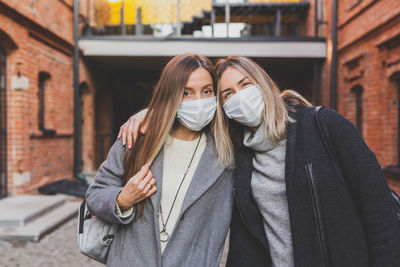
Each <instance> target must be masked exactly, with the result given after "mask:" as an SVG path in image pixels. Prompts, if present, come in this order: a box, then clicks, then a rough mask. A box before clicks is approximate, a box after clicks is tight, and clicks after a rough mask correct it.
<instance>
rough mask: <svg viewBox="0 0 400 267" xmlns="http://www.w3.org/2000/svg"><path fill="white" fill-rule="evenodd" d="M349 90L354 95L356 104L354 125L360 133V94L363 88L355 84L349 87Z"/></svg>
mask: <svg viewBox="0 0 400 267" xmlns="http://www.w3.org/2000/svg"><path fill="white" fill-rule="evenodd" d="M351 92H352V93H353V94H354V96H355V100H356V101H355V104H356V126H357V128H358V130H359V131H360V133H361V134H362V115H363V114H362V94H363V89H362V87H361V86H360V85H357V86H355V87H353V89H351Z"/></svg>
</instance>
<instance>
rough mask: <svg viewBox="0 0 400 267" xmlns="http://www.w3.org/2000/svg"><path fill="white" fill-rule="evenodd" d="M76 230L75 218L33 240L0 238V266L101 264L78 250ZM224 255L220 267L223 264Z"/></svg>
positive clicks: (75, 266) (77, 265) (55, 266)
mask: <svg viewBox="0 0 400 267" xmlns="http://www.w3.org/2000/svg"><path fill="white" fill-rule="evenodd" d="M76 229H77V218H73V219H71V220H69V221H68V222H66V223H65V224H63V225H62V226H61V227H59V228H58V229H57V230H55V231H54V232H52V233H50V234H48V235H46V236H44V237H43V238H42V239H41V240H40V241H39V242H37V243H35V242H23V241H12V242H10V241H1V240H0V267H6V266H7V267H15V266H20V267H71V266H72V267H81V266H85V267H101V266H105V265H103V264H101V263H98V262H96V261H94V260H91V259H90V258H88V257H86V256H84V255H82V254H80V253H79V252H78V249H77V244H76ZM224 254H225V255H224V256H223V259H222V262H221V265H220V266H221V267H223V266H225V259H224V258H225V257H226V251H225V253H224Z"/></svg>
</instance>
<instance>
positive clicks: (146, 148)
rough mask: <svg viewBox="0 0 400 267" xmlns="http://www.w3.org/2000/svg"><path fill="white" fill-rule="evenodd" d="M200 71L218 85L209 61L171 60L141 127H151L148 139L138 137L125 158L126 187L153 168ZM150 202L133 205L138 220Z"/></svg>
mask: <svg viewBox="0 0 400 267" xmlns="http://www.w3.org/2000/svg"><path fill="white" fill-rule="evenodd" d="M198 68H204V69H206V70H207V71H208V72H209V73H210V75H211V77H212V78H213V81H215V79H214V66H213V64H212V63H211V61H210V60H209V59H208V58H206V57H204V56H200V55H194V54H183V55H178V56H176V57H174V58H173V59H171V60H170V61H169V62H168V64H167V65H166V66H165V68H164V69H163V71H162V73H161V77H160V80H159V81H158V83H157V86H156V89H155V90H154V92H153V95H152V98H151V100H150V104H149V106H148V112H147V115H146V117H145V119H144V121H143V123H142V125H145V124H146V123H147V124H148V127H147V130H146V135H141V134H139V136H138V138H137V141H136V142H135V144H134V146H133V147H132V149H131V150H128V151H127V152H126V154H125V159H124V173H123V181H124V184H126V183H127V182H128V181H129V179H130V178H131V177H132V176H134V175H135V174H136V173H137V172H138V171H139V170H140V168H141V167H142V166H143V165H144V164H151V162H152V161H153V160H154V158H155V157H156V156H157V154H158V153H159V151H160V149H161V147H162V146H163V144H164V142H165V139H166V137H167V136H168V134H169V133H170V132H171V130H172V127H173V125H174V121H175V117H176V112H177V110H178V107H179V104H180V102H181V101H182V96H183V92H184V88H185V85H186V83H187V80H188V79H189V76H190V74H192V72H193V71H195V70H196V69H198ZM150 116H151V119H150ZM139 133H140V130H139ZM147 201H148V199H146V200H143V201H141V202H140V203H137V204H136V205H134V210H135V212H136V214H137V216H138V217H139V218H140V217H142V216H143V214H144V213H143V212H144V209H145V204H146V202H147Z"/></svg>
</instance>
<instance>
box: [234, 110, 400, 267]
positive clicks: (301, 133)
mask: <svg viewBox="0 0 400 267" xmlns="http://www.w3.org/2000/svg"><path fill="white" fill-rule="evenodd" d="M312 111H313V108H304V107H298V108H297V111H296V112H294V113H291V114H290V115H291V117H292V118H294V119H295V120H296V122H295V123H290V124H289V126H288V129H287V144H286V145H287V148H286V162H285V163H286V165H285V179H286V190H287V199H288V207H289V216H290V222H291V232H292V240H293V253H294V261H295V265H296V267H314V266H315V267H321V266H337V267H347V266H355V267H364V266H376V267H386V266H395V267H399V266H400V226H399V222H398V221H397V217H396V212H395V205H394V201H393V199H392V197H391V195H390V193H389V188H388V185H387V182H386V180H385V177H384V175H383V173H382V170H381V168H380V166H379V164H378V162H377V160H376V158H375V155H374V154H373V152H372V151H371V150H370V149H369V148H368V146H367V145H366V144H365V142H364V141H363V139H362V137H361V135H360V134H359V132H358V130H357V129H356V128H355V127H354V126H353V124H351V123H350V122H349V121H348V120H346V119H345V118H344V117H342V116H341V115H339V114H338V113H336V112H335V111H333V110H331V109H328V108H324V109H322V110H321V111H320V114H319V117H320V121H321V124H322V128H323V131H324V133H325V134H326V136H327V137H328V139H329V140H330V142H331V144H332V146H333V148H334V150H335V153H336V155H337V157H338V161H339V164H340V166H341V169H342V171H343V174H344V176H345V177H344V180H342V179H340V175H338V173H337V172H335V170H334V167H333V166H334V165H333V164H332V162H330V160H329V157H328V155H327V154H326V152H325V150H324V149H323V146H322V144H321V141H320V139H319V136H318V135H317V132H316V131H315V129H314V127H313V125H312ZM252 158H253V154H252V151H249V150H241V151H239V153H238V155H237V167H236V170H235V182H234V183H235V185H234V193H235V206H234V210H233V215H232V223H231V235H230V246H229V255H228V263H227V266H229V267H236V266H243V267H244V266H251V267H258V266H271V257H270V253H269V248H268V242H267V238H266V235H265V232H264V227H263V218H262V215H261V213H260V212H259V210H258V208H257V206H256V204H255V202H254V200H253V198H252V193H251V174H252ZM310 163H311V164H312V170H311V175H312V176H313V178H312V179H313V181H314V187H312V186H311V185H310V183H309V181H310V178H309V176H310V175H309V176H307V174H306V170H305V166H306V165H307V164H310ZM309 170H310V169H309ZM313 188H314V189H313ZM313 198H314V199H313ZM315 204H316V205H317V206H318V205H319V211H320V213H319V216H320V217H319V219H316V218H318V217H317V216H316V212H315V210H314V205H315ZM318 233H320V235H319V234H318ZM321 235H322V236H321ZM321 241H322V242H321ZM324 257H325V258H326V261H327V262H328V264H327V265H324V263H323V258H324Z"/></svg>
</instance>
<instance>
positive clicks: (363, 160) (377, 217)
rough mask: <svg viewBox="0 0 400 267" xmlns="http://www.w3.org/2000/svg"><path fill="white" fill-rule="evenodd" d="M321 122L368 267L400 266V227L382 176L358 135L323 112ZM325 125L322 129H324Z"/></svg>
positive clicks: (333, 115) (336, 117)
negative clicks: (352, 205) (359, 227)
mask: <svg viewBox="0 0 400 267" xmlns="http://www.w3.org/2000/svg"><path fill="white" fill-rule="evenodd" d="M321 115H322V116H321V118H322V119H324V120H322V122H324V121H325V122H328V123H329V124H327V123H323V126H325V127H324V128H328V130H329V131H328V132H329V134H330V139H331V141H332V145H333V147H334V149H335V152H336V154H337V156H338V160H339V164H340V166H341V168H342V169H343V171H344V175H345V176H346V177H345V178H346V179H347V182H348V185H349V186H350V187H351V193H352V196H353V198H354V201H355V202H356V205H357V206H358V209H359V212H360V216H361V221H362V223H363V225H364V229H365V234H366V237H367V242H368V247H369V250H370V255H371V259H370V260H371V266H377V267H379V266H400V253H399V250H398V249H399V247H398V246H399V244H400V227H399V222H398V220H397V215H396V211H395V206H394V200H393V198H392V197H391V194H390V191H389V187H388V184H387V182H386V179H385V176H384V174H383V172H382V170H381V167H380V166H379V163H378V161H377V159H376V157H375V155H374V153H373V152H372V151H371V150H370V149H369V148H368V146H367V144H366V143H365V142H364V140H363V138H362V137H361V135H360V133H359V131H358V130H357V129H356V128H355V127H354V125H353V124H352V123H351V122H349V121H348V120H347V119H345V118H344V117H342V116H341V115H339V114H338V113H336V112H334V111H332V110H330V109H327V108H324V109H323V110H322V114H321ZM324 124H325V125H324Z"/></svg>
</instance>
